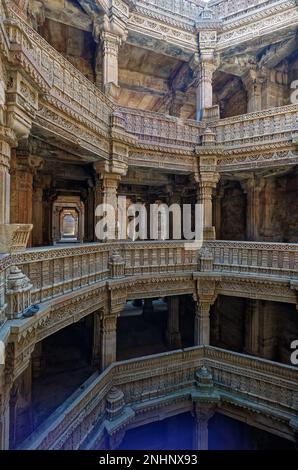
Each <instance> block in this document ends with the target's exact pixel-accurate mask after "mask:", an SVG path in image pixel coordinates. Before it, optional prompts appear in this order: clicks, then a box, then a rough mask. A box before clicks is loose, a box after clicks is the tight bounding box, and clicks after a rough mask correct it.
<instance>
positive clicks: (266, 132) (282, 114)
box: [216, 105, 298, 148]
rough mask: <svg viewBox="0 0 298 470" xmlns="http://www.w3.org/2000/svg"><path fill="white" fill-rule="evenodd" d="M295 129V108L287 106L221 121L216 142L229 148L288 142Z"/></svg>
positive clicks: (297, 114) (297, 113) (297, 116)
mask: <svg viewBox="0 0 298 470" xmlns="http://www.w3.org/2000/svg"><path fill="white" fill-rule="evenodd" d="M297 128H298V105H289V106H283V107H279V108H272V109H267V110H264V111H258V112H254V113H249V114H245V115H241V116H235V117H232V118H227V119H221V120H219V121H218V122H217V124H216V141H217V143H218V144H224V145H225V146H226V147H228V148H233V147H241V148H243V146H246V145H258V144H262V143H274V142H279V143H280V142H282V141H284V142H287V141H291V140H292V136H293V134H294V133H295V132H297Z"/></svg>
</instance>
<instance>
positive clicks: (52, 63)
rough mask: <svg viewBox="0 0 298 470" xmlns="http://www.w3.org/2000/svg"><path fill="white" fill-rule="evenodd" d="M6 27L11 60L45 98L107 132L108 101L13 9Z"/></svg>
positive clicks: (110, 108) (109, 108) (109, 104)
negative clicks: (20, 68)
mask: <svg viewBox="0 0 298 470" xmlns="http://www.w3.org/2000/svg"><path fill="white" fill-rule="evenodd" d="M6 27H7V32H8V37H9V40H10V44H11V50H12V58H13V61H16V62H19V63H20V64H21V65H22V66H23V67H24V69H25V70H26V71H27V72H28V73H29V74H30V75H31V76H32V78H33V79H34V80H35V81H36V82H37V83H38V84H39V85H40V86H41V88H42V89H43V91H44V92H46V95H45V100H46V101H48V102H50V104H52V105H55V106H57V107H58V108H59V109H60V110H66V111H67V113H68V114H69V115H70V116H75V117H76V118H77V119H80V120H81V121H83V120H84V121H85V123H86V124H87V125H88V127H90V128H91V129H93V130H96V131H98V130H99V129H101V130H102V131H104V132H108V129H109V125H110V116H111V112H112V110H113V105H112V102H111V101H110V100H109V99H108V98H107V97H106V96H105V95H104V94H103V93H101V91H100V90H99V89H98V88H97V87H96V86H95V85H93V84H92V83H91V82H90V80H88V79H87V78H86V77H85V76H84V75H83V74H82V73H81V72H80V71H79V70H78V69H76V68H75V67H74V66H73V65H72V64H71V63H70V62H69V61H68V60H66V59H65V58H64V57H63V55H62V54H60V53H59V52H58V51H56V50H55V49H54V48H53V47H52V46H50V44H49V43H48V42H47V41H45V40H44V39H43V38H42V37H41V36H40V35H39V34H38V33H36V32H35V31H34V30H33V29H32V28H31V27H30V26H29V25H28V24H27V23H26V22H25V21H23V20H22V19H21V18H20V17H19V16H18V15H17V14H16V13H15V12H13V11H10V19H9V20H8V21H7V24H6Z"/></svg>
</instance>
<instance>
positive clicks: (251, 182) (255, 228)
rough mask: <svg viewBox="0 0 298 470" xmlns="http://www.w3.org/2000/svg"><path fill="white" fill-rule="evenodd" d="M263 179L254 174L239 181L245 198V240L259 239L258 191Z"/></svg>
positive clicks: (259, 191)
mask: <svg viewBox="0 0 298 470" xmlns="http://www.w3.org/2000/svg"><path fill="white" fill-rule="evenodd" d="M264 183H265V179H264V178H256V177H255V176H254V175H253V176H251V177H250V178H248V179H247V180H244V181H242V182H241V184H242V187H243V189H244V192H245V193H246V199H247V209H246V211H247V213H246V232H247V233H246V237H247V240H259V230H260V193H261V191H262V189H263V187H264Z"/></svg>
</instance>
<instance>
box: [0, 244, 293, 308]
mask: <svg viewBox="0 0 298 470" xmlns="http://www.w3.org/2000/svg"><path fill="white" fill-rule="evenodd" d="M206 246H207V247H208V249H209V250H210V251H211V253H212V256H213V271H214V272H218V273H231V274H232V273H238V274H241V275H243V277H245V276H247V275H250V274H262V275H263V276H264V275H266V276H275V277H278V278H279V279H293V278H296V277H297V272H298V244H295V243H293V244H285V243H263V242H233V241H218V240H216V241H208V242H206ZM114 251H116V252H117V253H118V254H119V255H120V256H121V258H122V260H123V264H124V271H123V275H124V276H137V275H140V276H142V275H145V274H153V273H155V274H157V273H161V274H162V273H164V274H167V273H168V274H173V275H174V274H175V273H191V272H197V271H198V253H197V251H195V250H194V251H192V250H185V247H184V242H183V241H182V240H181V241H163V242H159V241H156V242H154V241H147V242H122V243H117V242H114V243H89V244H82V245H73V246H67V247H65V246H55V247H44V248H31V249H28V250H26V251H25V252H24V253H19V254H15V255H12V257H11V258H10V257H9V256H6V257H3V258H1V260H0V261H2V263H0V273H1V275H2V277H3V279H4V276H5V272H6V271H7V269H8V267H9V266H11V265H17V266H18V268H20V269H21V271H22V272H23V273H24V274H25V275H26V276H27V277H28V278H29V279H30V281H31V283H32V284H33V288H32V302H33V303H40V302H44V301H47V300H49V299H52V298H55V297H58V296H60V295H63V294H67V293H69V292H73V291H76V290H78V289H80V288H82V287H86V286H91V285H93V284H95V283H97V282H100V281H104V280H107V279H108V278H110V277H113V276H112V274H111V266H110V264H109V260H110V258H111V255H112V253H113V252H114ZM1 285H2V288H1V287H0V290H1V291H2V294H3V300H2V304H3V305H4V282H3V283H1Z"/></svg>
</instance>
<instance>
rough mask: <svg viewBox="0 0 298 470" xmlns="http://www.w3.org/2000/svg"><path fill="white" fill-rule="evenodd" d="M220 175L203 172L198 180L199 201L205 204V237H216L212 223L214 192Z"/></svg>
mask: <svg viewBox="0 0 298 470" xmlns="http://www.w3.org/2000/svg"><path fill="white" fill-rule="evenodd" d="M218 180H219V175H218V173H217V172H214V173H212V174H209V173H204V172H201V173H200V175H199V181H198V183H199V184H198V193H197V202H198V203H199V204H202V205H203V237H204V239H207V240H208V239H214V238H215V236H216V235H215V227H214V226H213V224H212V194H213V190H214V188H215V187H216V185H217V182H218Z"/></svg>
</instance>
